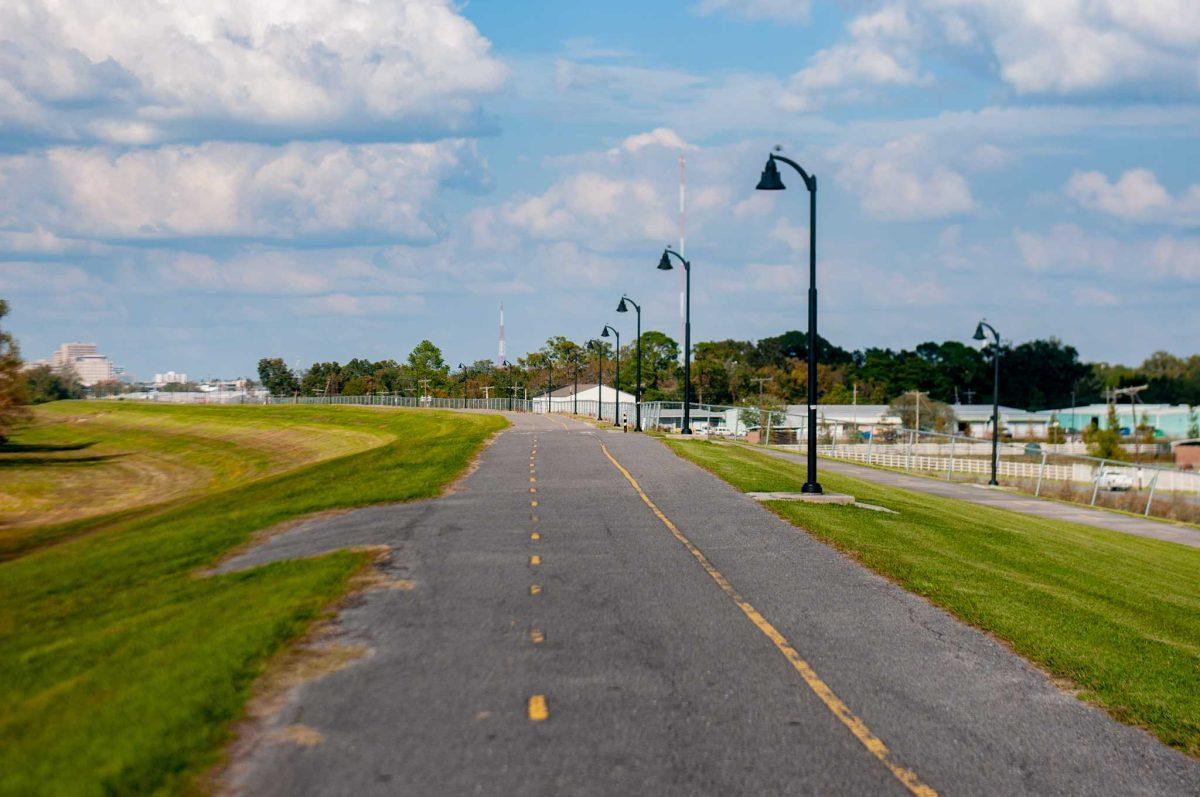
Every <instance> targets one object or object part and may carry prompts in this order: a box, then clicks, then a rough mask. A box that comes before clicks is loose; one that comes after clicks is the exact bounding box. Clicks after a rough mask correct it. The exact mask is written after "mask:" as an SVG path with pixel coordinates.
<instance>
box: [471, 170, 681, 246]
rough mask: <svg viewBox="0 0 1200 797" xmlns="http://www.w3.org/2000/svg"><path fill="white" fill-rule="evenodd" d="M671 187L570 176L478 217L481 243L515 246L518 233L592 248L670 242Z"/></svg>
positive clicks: (598, 176)
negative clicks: (545, 188)
mask: <svg viewBox="0 0 1200 797" xmlns="http://www.w3.org/2000/svg"><path fill="white" fill-rule="evenodd" d="M666 188H667V187H666V186H662V185H657V184H655V183H652V182H651V181H649V180H647V179H644V178H639V177H610V176H608V175H605V174H601V173H599V172H593V171H585V172H581V173H578V174H573V175H569V176H566V177H564V178H562V179H560V180H558V181H557V182H555V183H554V184H553V185H551V186H550V188H548V189H547V190H546V191H544V192H543V193H541V194H538V195H536V196H529V197H519V198H516V199H514V200H511V201H509V202H506V203H504V204H503V205H501V206H500V207H498V208H488V209H484V210H481V211H478V212H477V213H475V214H474V216H473V218H472V220H471V224H472V227H473V229H474V231H475V238H476V241H477V243H479V244H480V245H483V246H497V245H506V243H507V245H511V243H512V241H511V238H510V236H511V235H512V234H514V233H517V234H520V235H523V236H527V237H529V238H532V239H534V240H542V241H554V240H574V241H578V242H580V243H584V244H586V245H588V246H590V247H599V248H604V247H607V246H624V245H626V244H628V243H630V242H636V241H646V240H653V241H655V242H658V243H661V242H663V241H667V240H670V238H671V236H672V234H673V232H674V229H675V228H674V225H673V222H672V217H671V214H670V211H669V207H670V199H669V198H668V191H667V190H664V189H666Z"/></svg>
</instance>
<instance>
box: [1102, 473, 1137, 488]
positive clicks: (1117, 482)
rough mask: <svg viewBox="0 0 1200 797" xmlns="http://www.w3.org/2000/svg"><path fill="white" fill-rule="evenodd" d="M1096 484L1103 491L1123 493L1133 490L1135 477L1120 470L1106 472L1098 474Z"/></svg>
mask: <svg viewBox="0 0 1200 797" xmlns="http://www.w3.org/2000/svg"><path fill="white" fill-rule="evenodd" d="M1096 484H1097V485H1098V486H1099V487H1100V489H1101V490H1111V491H1112V492H1123V491H1125V490H1132V489H1133V476H1132V475H1130V474H1128V473H1125V472H1124V471H1119V470H1110V471H1104V472H1101V473H1097V474H1096Z"/></svg>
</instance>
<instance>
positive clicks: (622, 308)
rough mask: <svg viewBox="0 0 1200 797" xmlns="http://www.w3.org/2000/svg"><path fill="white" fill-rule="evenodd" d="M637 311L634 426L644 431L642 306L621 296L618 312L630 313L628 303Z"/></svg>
mask: <svg viewBox="0 0 1200 797" xmlns="http://www.w3.org/2000/svg"><path fill="white" fill-rule="evenodd" d="M631 304H632V305H633V309H634V310H636V311H637V384H636V386H635V387H634V388H633V401H634V404H633V428H634V429H636V430H638V431H639V432H640V431H642V306H641V305H640V304H638V303H637V302H635V301H634V300H633V299H630V298H629V297H628V296H622V297H621V303H620V304H618V305H617V312H618V313H628V312H629V307H628V305H631Z"/></svg>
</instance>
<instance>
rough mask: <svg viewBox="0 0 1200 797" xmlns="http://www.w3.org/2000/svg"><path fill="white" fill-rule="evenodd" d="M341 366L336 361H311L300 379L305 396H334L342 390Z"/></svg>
mask: <svg viewBox="0 0 1200 797" xmlns="http://www.w3.org/2000/svg"><path fill="white" fill-rule="evenodd" d="M342 382H343V380H342V366H341V365H340V364H338V363H337V362H329V363H313V364H312V367H311V368H309V369H308V370H307V371H305V372H304V377H303V378H302V379H301V380H300V392H301V393H303V394H304V395H306V396H336V395H338V394H339V393H340V392H341V391H342Z"/></svg>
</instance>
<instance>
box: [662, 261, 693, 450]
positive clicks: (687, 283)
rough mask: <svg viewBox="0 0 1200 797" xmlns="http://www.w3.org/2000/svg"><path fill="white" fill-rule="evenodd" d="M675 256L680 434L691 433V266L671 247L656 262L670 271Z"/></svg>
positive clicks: (663, 269) (663, 268)
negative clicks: (679, 298)
mask: <svg viewBox="0 0 1200 797" xmlns="http://www.w3.org/2000/svg"><path fill="white" fill-rule="evenodd" d="M670 255H675V257H677V258H678V259H679V262H680V263H682V264H683V274H684V280H683V284H684V291H683V428H682V429H680V430H679V433H680V434H691V433H692V264H691V263H690V262H689V261H687V260H684V259H683V255H681V254H679V253H678V252H676V251H675V250H673V249H672V248H671V247H669V246H668V247H667V248H666V249H664V250H663V253H662V257H661V258H659V261H658V269H659V271H670V270H671V268H672V266H671V258H670Z"/></svg>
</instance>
